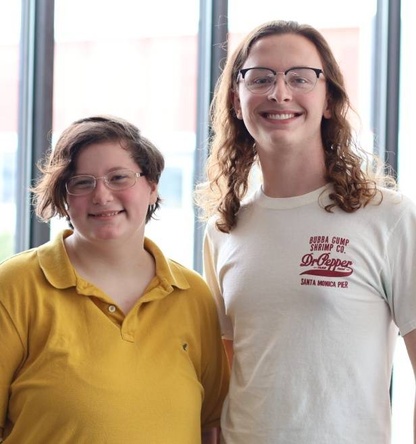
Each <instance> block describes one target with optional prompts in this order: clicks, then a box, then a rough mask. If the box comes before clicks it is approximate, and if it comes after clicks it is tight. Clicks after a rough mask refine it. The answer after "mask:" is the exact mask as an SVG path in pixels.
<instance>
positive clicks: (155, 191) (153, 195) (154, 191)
mask: <svg viewBox="0 0 416 444" xmlns="http://www.w3.org/2000/svg"><path fill="white" fill-rule="evenodd" d="M148 183H149V188H150V195H149V205H154V204H155V203H156V201H157V197H158V195H159V187H158V185H157V183H154V182H148Z"/></svg>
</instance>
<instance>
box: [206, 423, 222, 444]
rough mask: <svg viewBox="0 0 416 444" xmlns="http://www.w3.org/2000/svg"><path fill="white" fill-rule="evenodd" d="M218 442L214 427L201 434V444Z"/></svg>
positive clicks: (216, 428) (216, 431) (216, 429)
mask: <svg viewBox="0 0 416 444" xmlns="http://www.w3.org/2000/svg"><path fill="white" fill-rule="evenodd" d="M219 442H220V441H219V429H218V427H214V428H212V429H209V430H207V431H205V432H202V441H201V444H218V443H219Z"/></svg>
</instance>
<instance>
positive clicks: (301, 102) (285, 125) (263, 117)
mask: <svg viewBox="0 0 416 444" xmlns="http://www.w3.org/2000/svg"><path fill="white" fill-rule="evenodd" d="M299 66H303V67H311V68H319V69H323V66H322V62H321V59H320V57H319V53H318V51H317V49H316V47H315V46H314V44H313V43H312V42H310V41H309V40H308V39H306V38H305V37H303V36H300V35H295V34H283V35H272V36H267V37H264V38H262V39H260V40H258V41H257V42H256V43H254V44H253V46H252V48H251V50H250V53H249V56H248V58H247V60H246V61H245V63H244V65H243V67H242V68H253V67H265V68H271V69H272V70H274V71H277V72H285V71H287V70H288V69H290V68H293V67H299ZM233 104H234V109H235V112H236V115H237V117H238V118H239V119H242V120H243V121H244V124H245V126H246V128H247V130H248V132H249V133H250V134H251V136H252V137H253V138H254V140H255V141H256V149H257V151H258V152H259V155H261V152H262V151H263V152H273V153H276V152H279V151H285V150H289V151H290V152H294V151H296V150H297V151H298V152H299V153H302V152H305V151H308V155H310V154H311V152H310V149H312V150H313V149H315V150H316V151H317V152H319V151H320V152H321V153H322V152H323V146H322V139H321V121H322V118H329V117H330V112H329V110H328V107H327V92H326V84H325V78H324V76H323V75H322V74H321V75H320V76H319V78H318V81H317V83H316V86H315V87H314V88H313V89H312V91H309V92H307V93H303V92H300V91H293V90H291V89H290V88H289V87H288V86H287V85H286V84H285V81H284V77H283V75H282V74H279V75H278V76H277V81H276V85H275V86H274V87H273V88H272V89H271V90H270V91H268V92H266V93H264V94H254V93H253V92H251V91H249V90H248V89H247V87H246V85H245V84H244V80H242V79H240V81H239V84H238V89H237V91H236V93H235V94H234V99H233ZM277 148H278V149H277Z"/></svg>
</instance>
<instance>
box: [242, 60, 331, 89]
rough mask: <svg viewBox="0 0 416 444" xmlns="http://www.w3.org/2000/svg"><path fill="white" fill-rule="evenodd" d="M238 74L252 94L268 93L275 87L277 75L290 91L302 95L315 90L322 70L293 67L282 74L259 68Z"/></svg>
mask: <svg viewBox="0 0 416 444" xmlns="http://www.w3.org/2000/svg"><path fill="white" fill-rule="evenodd" d="M239 74H240V76H241V78H242V79H243V80H244V84H245V85H246V87H247V89H248V90H249V91H251V92H252V93H253V94H265V93H268V92H269V91H270V90H271V89H272V88H274V86H275V85H276V82H277V76H278V74H282V75H283V76H284V80H285V84H286V85H287V86H288V87H289V88H290V89H291V90H292V91H294V92H299V93H303V94H304V93H308V92H310V91H312V90H313V89H314V88H315V85H316V83H317V82H318V79H319V76H320V75H321V74H323V70H322V69H319V68H310V67H308V66H295V67H293V68H289V69H287V70H286V71H284V72H283V71H275V70H274V69H271V68H264V67H261V66H259V67H253V68H245V69H240V71H239Z"/></svg>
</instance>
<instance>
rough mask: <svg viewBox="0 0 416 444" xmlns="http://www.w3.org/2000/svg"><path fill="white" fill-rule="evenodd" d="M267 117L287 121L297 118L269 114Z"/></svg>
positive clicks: (291, 115)
mask: <svg viewBox="0 0 416 444" xmlns="http://www.w3.org/2000/svg"><path fill="white" fill-rule="evenodd" d="M267 117H268V118H269V119H274V120H285V119H291V118H292V117H295V115H294V114H267Z"/></svg>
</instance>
